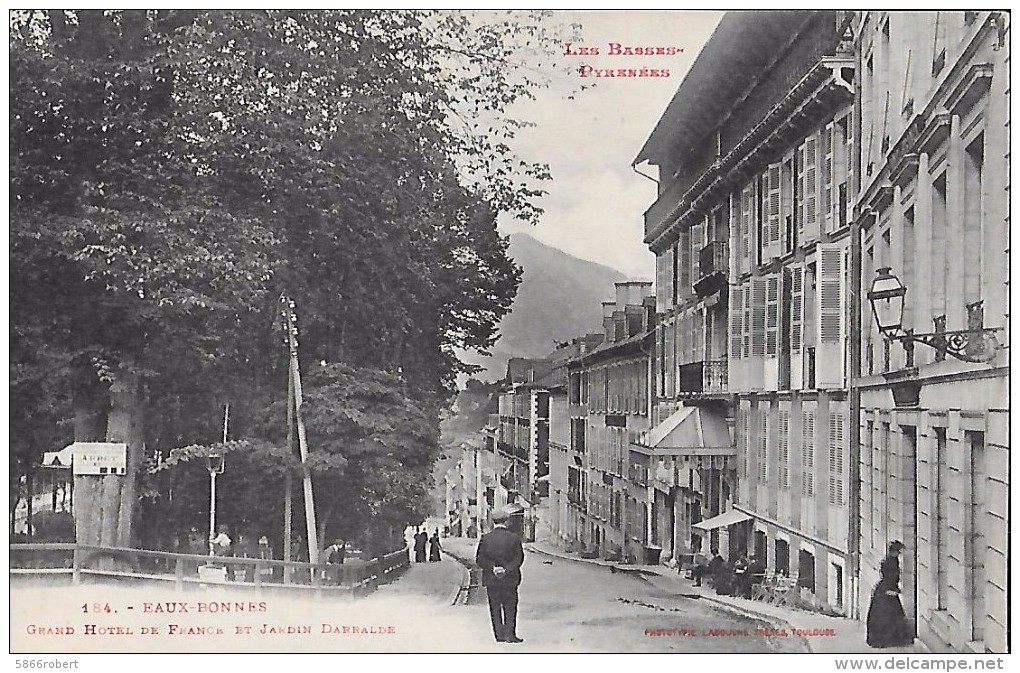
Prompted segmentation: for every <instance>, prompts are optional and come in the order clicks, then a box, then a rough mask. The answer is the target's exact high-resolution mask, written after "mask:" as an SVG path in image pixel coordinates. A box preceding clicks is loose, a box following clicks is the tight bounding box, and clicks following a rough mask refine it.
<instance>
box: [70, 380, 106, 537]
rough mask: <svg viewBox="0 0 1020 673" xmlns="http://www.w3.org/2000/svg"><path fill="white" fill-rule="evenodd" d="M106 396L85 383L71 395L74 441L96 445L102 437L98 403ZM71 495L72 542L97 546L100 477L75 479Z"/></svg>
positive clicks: (102, 415) (102, 417) (102, 419)
mask: <svg viewBox="0 0 1020 673" xmlns="http://www.w3.org/2000/svg"><path fill="white" fill-rule="evenodd" d="M90 378H91V377H90ZM105 396H106V393H105V391H103V390H102V389H101V388H100V387H99V386H96V385H93V381H92V380H90V379H88V382H87V383H84V384H82V385H81V386H80V387H79V388H78V389H77V390H75V393H74V441H76V442H98V441H102V440H103V438H104V437H105V430H104V426H105V425H106V409H105V404H103V405H100V404H99V400H100V399H103V397H105ZM71 478H72V479H73V480H74V488H73V491H72V494H71V509H72V510H73V512H74V538H75V542H77V543H78V544H84V545H98V544H100V537H99V520H100V515H99V512H100V483H99V479H101V477H95V476H91V475H80V476H75V475H73V474H72V476H71Z"/></svg>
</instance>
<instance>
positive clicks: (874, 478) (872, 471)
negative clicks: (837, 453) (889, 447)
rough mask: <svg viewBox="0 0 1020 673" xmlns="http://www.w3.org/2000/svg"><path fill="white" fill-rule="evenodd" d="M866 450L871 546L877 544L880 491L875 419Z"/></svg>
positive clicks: (870, 424)
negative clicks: (877, 506)
mask: <svg viewBox="0 0 1020 673" xmlns="http://www.w3.org/2000/svg"><path fill="white" fill-rule="evenodd" d="M864 437H865V440H864V450H865V451H867V455H868V466H869V472H868V477H869V480H870V481H871V484H870V493H871V497H869V498H868V536H869V544H870V546H871V547H874V546H875V502H876V501H877V500H878V492H877V490H876V486H877V485H878V473H877V466H878V460H876V457H875V421H868V425H867V433H866V434H865V435H864Z"/></svg>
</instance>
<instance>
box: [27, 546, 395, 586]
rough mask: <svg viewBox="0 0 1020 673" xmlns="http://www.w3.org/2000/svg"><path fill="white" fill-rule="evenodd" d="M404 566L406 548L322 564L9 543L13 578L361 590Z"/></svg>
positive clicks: (379, 581)
mask: <svg viewBox="0 0 1020 673" xmlns="http://www.w3.org/2000/svg"><path fill="white" fill-rule="evenodd" d="M407 566H408V553H407V549H406V548H404V549H400V550H397V551H395V552H392V553H390V554H386V555H385V556H381V557H378V558H374V559H372V560H370V561H361V560H349V561H347V562H345V563H343V564H337V565H324V564H311V563H304V562H300V561H278V560H275V559H258V558H244V557H233V556H204V555H200V554H177V553H172V552H162V551H151V550H148V549H131V548H127V547H98V546H91V545H79V544H73V543H28V544H12V545H10V568H11V577H12V579H13V578H14V577H18V576H21V577H37V576H60V575H64V576H69V577H70V580H71V582H72V583H73V584H79V583H82V582H86V581H96V580H101V579H103V578H106V579H111V580H131V579H143V580H155V581H160V582H166V583H168V584H172V585H173V586H174V587H175V588H176V589H183V588H184V587H185V586H187V585H188V584H206V585H208V584H223V585H225V586H231V587H245V586H247V587H252V588H255V589H256V590H261V589H263V588H277V589H278V588H285V589H294V590H312V591H315V592H317V593H338V592H339V593H353V594H361V593H367V592H370V591H373V590H374V589H375V588H376V587H377V586H378V585H380V584H385V583H386V582H389V581H392V580H393V579H395V578H396V577H397V576H398V575H399V573H400V572H401V571H402V570H403V569H404V568H406V567H407Z"/></svg>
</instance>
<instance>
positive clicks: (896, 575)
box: [868, 540, 914, 647]
mask: <svg viewBox="0 0 1020 673" xmlns="http://www.w3.org/2000/svg"><path fill="white" fill-rule="evenodd" d="M901 551H903V543H902V542H900V541H899V540H896V541H894V542H890V543H889V553H888V554H886V557H885V558H884V559H882V565H881V566H880V567H879V570H880V572H881V576H880V577H879V580H878V584H877V585H875V591H874V593H872V594H871V606H870V607H869V608H868V645H870V646H871V647H898V646H901V645H909V644H910V643H912V642H913V641H914V637H913V634H912V633H911V630H910V627H909V626H908V625H907V617H906V614H904V612H903V604H902V603H901V602H900V559H899V556H900V552H901Z"/></svg>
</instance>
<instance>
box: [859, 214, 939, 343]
mask: <svg viewBox="0 0 1020 673" xmlns="http://www.w3.org/2000/svg"><path fill="white" fill-rule="evenodd" d="M902 247H903V276H902V278H903V284H904V285H905V286H907V287H916V285H917V284H916V283H915V282H914V278H915V267H916V265H917V260H915V259H914V254H915V250H916V249H917V246H916V243H915V241H914V207H913V206H911V207H910V208H908V209H907V211H906V212H905V213H903V246H902ZM867 277H868V278H872V277H874V274H872V275H871V276H867ZM903 326H904V327H913V326H914V309H913V303H912V302H909V301H906V302H904V303H903ZM925 331H927V326H925Z"/></svg>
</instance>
